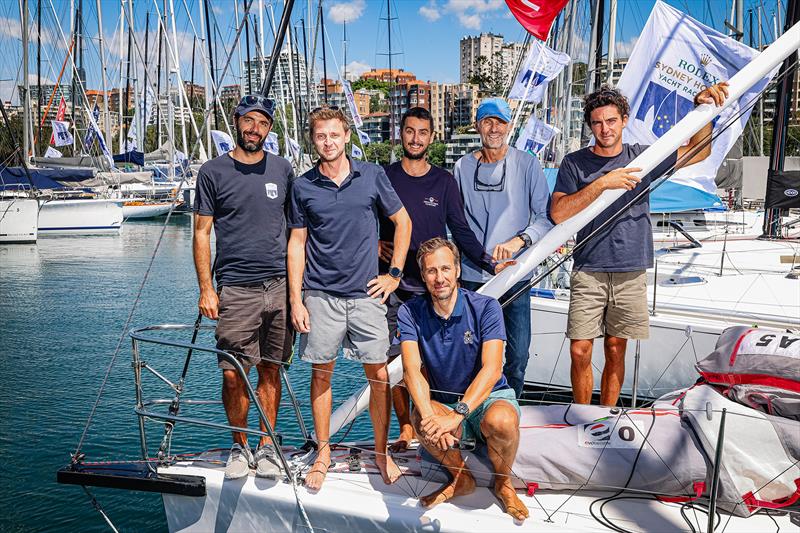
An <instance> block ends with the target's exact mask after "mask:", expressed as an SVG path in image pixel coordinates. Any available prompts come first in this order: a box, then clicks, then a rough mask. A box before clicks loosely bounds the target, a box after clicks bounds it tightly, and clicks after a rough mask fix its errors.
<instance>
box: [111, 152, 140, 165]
mask: <svg viewBox="0 0 800 533" xmlns="http://www.w3.org/2000/svg"><path fill="white" fill-rule="evenodd" d="M114 162H115V163H133V164H134V165H139V166H140V167H143V166H144V152H137V151H136V150H131V151H130V152H125V153H124V154H116V155H115V156H114Z"/></svg>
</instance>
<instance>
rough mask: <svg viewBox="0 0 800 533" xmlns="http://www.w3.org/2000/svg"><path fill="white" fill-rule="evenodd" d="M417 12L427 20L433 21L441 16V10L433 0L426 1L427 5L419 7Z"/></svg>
mask: <svg viewBox="0 0 800 533" xmlns="http://www.w3.org/2000/svg"><path fill="white" fill-rule="evenodd" d="M419 14H420V15H422V17H423V18H424V19H426V20H428V21H429V22H435V21H437V20H439V19H440V18H442V11H441V10H440V9H439V6H438V5H436V1H435V0H431V1H430V2H428V5H426V6H422V7H420V8H419Z"/></svg>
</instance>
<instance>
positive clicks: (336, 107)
mask: <svg viewBox="0 0 800 533" xmlns="http://www.w3.org/2000/svg"><path fill="white" fill-rule="evenodd" d="M323 109H330V110H331V111H339V106H338V105H324V106H321V107H315V108H314V109H312V110H311V112H312V113H318V112H320V111H322V110H323Z"/></svg>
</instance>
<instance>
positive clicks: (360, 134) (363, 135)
mask: <svg viewBox="0 0 800 533" xmlns="http://www.w3.org/2000/svg"><path fill="white" fill-rule="evenodd" d="M356 133H357V134H358V140H360V141H361V144H369V143H370V142H371V141H370V140H369V135H367V134H366V133H364V132H363V131H361V130H360V129H358V128H356Z"/></svg>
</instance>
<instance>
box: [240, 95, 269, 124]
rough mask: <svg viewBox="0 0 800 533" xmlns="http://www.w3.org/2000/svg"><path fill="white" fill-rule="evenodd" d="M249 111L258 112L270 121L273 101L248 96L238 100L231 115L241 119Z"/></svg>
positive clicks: (259, 96) (257, 96) (262, 97)
mask: <svg viewBox="0 0 800 533" xmlns="http://www.w3.org/2000/svg"><path fill="white" fill-rule="evenodd" d="M250 111H259V112H261V113H264V114H265V115H267V117H268V118H269V119H270V120H273V115H274V114H275V101H274V100H270V99H269V98H267V97H266V96H262V95H260V94H248V95H247V96H245V97H244V98H242V99H241V100H239V104H238V105H237V106H236V109H234V111H233V114H234V115H236V116H237V117H241V116H243V115H246V114H247V113H249V112H250Z"/></svg>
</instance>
